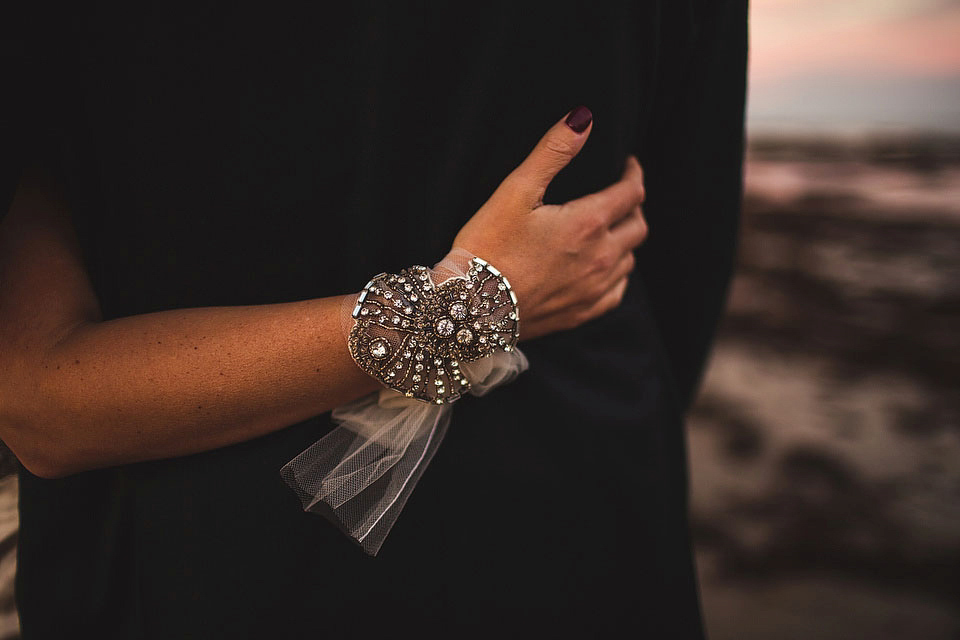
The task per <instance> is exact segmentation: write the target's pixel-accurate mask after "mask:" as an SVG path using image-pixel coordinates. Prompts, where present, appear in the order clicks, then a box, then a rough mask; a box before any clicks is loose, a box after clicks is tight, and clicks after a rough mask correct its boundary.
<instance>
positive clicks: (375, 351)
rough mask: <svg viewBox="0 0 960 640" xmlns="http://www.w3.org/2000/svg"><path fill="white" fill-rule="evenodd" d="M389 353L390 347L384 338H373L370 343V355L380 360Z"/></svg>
mask: <svg viewBox="0 0 960 640" xmlns="http://www.w3.org/2000/svg"><path fill="white" fill-rule="evenodd" d="M389 353H390V347H389V345H387V343H386V341H384V340H374V341H373V342H371V343H370V355H371V356H373V357H374V358H376V359H377V360H381V359H383V358H386V357H387V354H389Z"/></svg>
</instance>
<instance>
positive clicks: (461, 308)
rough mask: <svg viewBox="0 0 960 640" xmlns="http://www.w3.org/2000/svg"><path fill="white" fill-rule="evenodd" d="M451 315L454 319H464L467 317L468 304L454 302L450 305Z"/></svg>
mask: <svg viewBox="0 0 960 640" xmlns="http://www.w3.org/2000/svg"><path fill="white" fill-rule="evenodd" d="M450 315H451V316H452V317H453V319H454V320H463V319H465V318H466V317H467V305H465V304H463V303H462V302H454V303H453V304H452V305H450Z"/></svg>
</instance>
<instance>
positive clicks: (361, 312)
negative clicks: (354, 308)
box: [360, 307, 370, 316]
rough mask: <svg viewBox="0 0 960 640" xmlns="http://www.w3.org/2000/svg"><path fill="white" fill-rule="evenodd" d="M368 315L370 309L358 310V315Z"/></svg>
mask: <svg viewBox="0 0 960 640" xmlns="http://www.w3.org/2000/svg"><path fill="white" fill-rule="evenodd" d="M368 313H370V309H367V308H366V307H364V308H363V309H360V315H362V316H365V315H367V314H368Z"/></svg>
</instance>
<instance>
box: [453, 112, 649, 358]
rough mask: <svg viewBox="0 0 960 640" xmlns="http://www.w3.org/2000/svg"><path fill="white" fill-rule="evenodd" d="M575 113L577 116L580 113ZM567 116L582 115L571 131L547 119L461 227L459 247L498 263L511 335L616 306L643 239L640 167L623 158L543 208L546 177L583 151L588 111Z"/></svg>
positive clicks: (555, 327) (534, 333) (569, 324)
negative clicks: (507, 287)
mask: <svg viewBox="0 0 960 640" xmlns="http://www.w3.org/2000/svg"><path fill="white" fill-rule="evenodd" d="M581 109H582V110H584V111H585V113H584V111H580V113H577V111H579V110H581ZM570 116H571V117H570V118H567V120H574V119H579V120H580V122H581V123H582V122H583V121H584V120H586V119H589V120H588V125H587V127H586V129H583V130H582V132H581V133H577V132H576V131H575V130H574V129H573V128H571V127H570V126H568V125H567V124H566V123H565V122H564V121H559V122H557V123H556V124H554V125H553V126H552V127H551V128H550V130H549V131H547V133H546V135H544V136H543V138H541V140H540V142H539V143H538V144H537V145H536V147H535V148H534V149H533V151H532V152H531V153H530V155H529V156H527V158H526V159H525V160H524V161H523V162H522V163H521V164H520V166H518V167H517V168H516V169H514V170H513V172H511V173H510V175H508V176H507V177H506V178H505V179H504V180H503V182H501V183H500V186H499V187H497V190H496V191H495V192H494V193H493V195H492V196H491V197H490V199H489V200H487V202H485V203H484V204H483V206H482V207H480V209H479V210H478V211H477V212H476V213H475V214H474V215H473V217H472V218H470V220H469V221H467V223H466V224H465V225H464V226H463V228H461V229H460V231H459V233H458V234H457V237H456V238H455V239H454V241H453V246H454V247H463V248H464V249H466V250H468V251H470V252H472V253H473V254H475V255H478V256H480V257H481V258H484V259H485V260H487V261H489V262H490V263H491V264H493V265H494V266H496V267H497V268H498V269H500V271H501V272H503V274H504V275H505V276H506V277H507V278H508V279H509V280H510V284H511V286H512V287H513V289H514V291H515V293H516V295H517V300H518V306H519V307H520V318H521V324H520V338H521V340H529V339H531V338H536V337H539V336H542V335H545V334H548V333H552V332H554V331H559V330H563V329H570V328H573V327H576V326H579V325H580V324H583V323H584V322H586V321H587V320H590V319H592V318H595V317H597V316H599V315H602V314H604V313H606V312H607V311H610V310H611V309H613V308H615V307H617V306H618V305H619V304H620V302H621V300H622V299H623V294H624V291H626V288H627V282H628V276H629V273H630V272H631V271H632V270H633V267H634V255H633V249H634V248H636V247H637V246H638V245H639V244H640V243H642V242H643V241H644V239H645V238H646V236H647V224H646V221H645V220H644V218H643V211H642V210H641V208H640V205H641V203H642V202H643V199H644V188H643V171H642V169H641V168H640V164H639V163H638V162H637V159H636V158H635V157H634V156H633V155H631V156H628V158H627V161H626V166H625V168H624V172H623V175H622V177H621V178H620V180H619V181H617V182H615V183H613V184H612V185H610V186H609V187H606V188H604V189H602V190H600V191H597V192H595V193H591V194H589V195H586V196H583V197H582V198H578V199H576V200H571V201H569V202H566V203H564V204H560V205H553V204H543V202H542V198H543V195H544V193H545V192H546V189H547V186H548V185H549V184H550V181H551V180H553V178H554V176H556V175H557V173H559V171H560V170H561V169H562V168H563V167H565V166H566V165H567V164H568V163H569V162H570V160H572V159H573V157H574V156H575V155H577V153H578V152H579V151H580V149H581V148H582V147H583V145H584V143H585V142H586V140H587V137H588V136H589V135H590V131H591V130H592V129H593V123H592V117H591V116H590V114H589V111H586V108H585V107H579V108H578V109H577V110H574V111H573V112H571V114H570Z"/></svg>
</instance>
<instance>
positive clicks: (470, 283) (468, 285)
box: [463, 282, 473, 289]
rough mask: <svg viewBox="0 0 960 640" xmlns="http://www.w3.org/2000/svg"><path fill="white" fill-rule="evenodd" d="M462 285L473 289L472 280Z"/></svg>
mask: <svg viewBox="0 0 960 640" xmlns="http://www.w3.org/2000/svg"><path fill="white" fill-rule="evenodd" d="M463 286H464V287H466V288H467V289H473V283H472V282H468V283H466V284H465V285H463Z"/></svg>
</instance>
